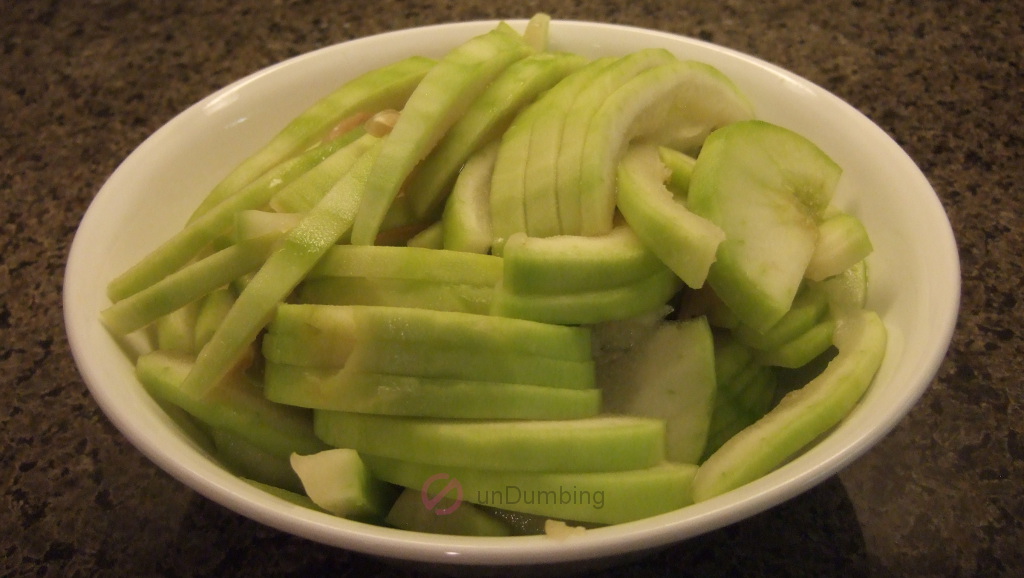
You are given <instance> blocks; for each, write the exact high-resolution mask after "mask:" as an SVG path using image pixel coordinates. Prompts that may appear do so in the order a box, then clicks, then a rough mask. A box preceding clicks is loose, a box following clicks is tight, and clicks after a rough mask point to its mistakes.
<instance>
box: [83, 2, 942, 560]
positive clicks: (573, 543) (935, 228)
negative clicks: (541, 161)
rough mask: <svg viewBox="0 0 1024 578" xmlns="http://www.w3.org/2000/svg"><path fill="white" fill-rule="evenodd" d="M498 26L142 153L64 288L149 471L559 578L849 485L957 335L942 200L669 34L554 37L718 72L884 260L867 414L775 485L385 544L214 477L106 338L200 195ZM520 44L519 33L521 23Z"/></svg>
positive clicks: (803, 94) (239, 108) (806, 104)
mask: <svg viewBox="0 0 1024 578" xmlns="http://www.w3.org/2000/svg"><path fill="white" fill-rule="evenodd" d="M495 24H496V23H495V22H467V23H460V24H450V25H440V26H430V27H425V28H417V29H412V30H403V31H398V32H391V33H387V34H381V35H378V36H372V37H368V38H362V39H359V40H355V41H352V42H346V43H344V44H339V45H336V46H331V47H327V48H323V49H321V50H317V51H315V52H312V53H309V54H306V55H303V56H299V57H296V58H293V59H291V60H288V61H286V62H283V63H281V64H278V65H276V66H272V67H270V68H267V69H265V70H262V71H260V72H257V73H255V74H252V75H250V76H248V77H246V78H244V79H242V80H240V81H238V82H236V83H234V84H232V85H230V86H228V87H226V88H224V89H222V90H220V91H218V92H216V93H214V94H212V95H210V96H209V97H207V98H205V99H203V100H202V101H200V102H198V103H197V104H195V105H194V106H192V107H191V108H189V109H188V110H186V111H185V112H183V113H181V114H180V115H179V116H177V117H176V118H174V119H173V120H172V121H170V122H169V123H167V125H165V126H164V127H163V128H161V129H160V130H158V131H157V132H156V133H154V134H153V135H152V136H151V137H150V138H149V139H148V140H146V141H145V142H144V143H143V144H142V145H141V146H139V148H138V149H137V150H135V152H133V153H132V154H131V155H130V156H129V157H128V158H127V159H126V160H125V161H124V162H123V163H122V164H121V166H120V167H119V168H118V169H117V171H116V172H115V173H114V174H113V175H112V176H111V177H110V179H109V180H108V181H107V183H106V184H105V185H104V186H103V188H102V189H101V190H100V191H99V194H97V196H96V198H95V200H94V201H93V203H92V205H91V206H90V207H89V210H88V211H87V213H86V214H85V217H84V219H83V220H82V223H81V226H80V228H79V230H78V232H77V234H76V236H75V239H74V243H73V245H72V248H71V252H70V256H69V260H68V266H67V271H66V277H65V284H64V308H65V318H66V324H67V331H68V337H69V339H70V343H71V349H72V352H73V354H74V357H75V361H76V362H77V364H78V367H79V369H80V371H81V373H82V376H83V377H84V379H85V381H86V383H87V385H88V387H89V389H90V391H91V392H92V395H93V396H94V397H95V399H96V401H97V403H99V405H100V407H101V408H102V409H103V411H104V412H105V413H106V414H107V416H108V417H109V418H110V420H111V421H112V422H113V423H114V424H115V425H116V426H117V427H118V429H120V430H121V432H123V433H124V435H125V436H126V437H127V438H128V439H129V440H130V441H131V442H132V443H133V444H134V445H135V446H136V447H137V448H138V449H139V450H140V451H141V452H143V453H144V454H145V455H146V456H147V457H149V458H150V459H151V460H152V461H153V462H155V463H156V464H157V465H158V466H159V467H161V468H163V469H164V470H166V471H167V472H169V473H170V474H171V475H173V476H174V477H176V478H177V479H179V480H181V481H182V482H183V483H185V484H187V485H188V486H190V487H191V488H193V489H194V490H196V491H197V492H199V493H201V494H203V495H204V496H206V497H208V498H210V499H212V500H214V501H216V502H219V503H220V504H222V505H224V506H226V507H228V508H230V509H232V510H234V511H236V512H238V513H240V514H243V515H245V516H248V517H250V518H252V519H254V520H257V521H259V522H262V523H264V524H267V525H269V526H272V527H275V528H278V529H280V530H282V531H285V532H290V533H293V534H296V535H299V536H303V537H305V538H308V539H311V540H315V541H318V542H322V543H325V544H330V545H334V546H338V547H342V548H346V549H350V550H354V551H358V552H363V553H368V554H372V555H377V556H381V557H387V558H393V559H400V560H407V561H417V562H430V563H437V564H466V565H521V564H548V563H553V562H568V561H574V560H584V559H595V558H601V557H608V556H616V555H622V554H626V553H629V552H635V551H639V550H643V549H648V548H653V547H657V546H660V545H664V544H668V543H671V542H675V541H679V540H683V539H686V538H689V537H692V536H695V535H698V534H702V533H704V532H708V531H710V530H714V529H716V528H719V527H722V526H725V525H727V524H730V523H733V522H735V521H737V520H740V519H743V518H746V517H749V516H751V515H754V514H756V513H758V512H761V511H763V510H766V509H768V508H770V507H772V506H774V505H776V504H779V503H781V502H783V501H785V500H787V499H788V498H791V497H793V496H795V495H796V494H799V493H801V492H803V491H805V490H807V489H809V488H810V487H812V486H814V485H815V484H817V483H819V482H821V481H822V480H824V479H825V478H827V477H829V476H831V475H832V474H834V473H836V472H837V471H839V470H840V469H841V468H843V467H844V466H846V465H847V464H849V463H850V462H851V461H852V460H854V459H855V458H857V457H858V456H860V455H861V454H863V453H864V452H865V451H867V450H868V449H869V448H870V447H871V446H873V445H874V444H875V443H877V442H878V441H879V440H880V439H881V438H882V437H883V436H884V435H885V434H887V433H888V432H889V431H890V430H891V429H892V428H893V427H894V426H895V425H896V424H897V422H898V421H899V420H900V419H901V418H902V417H903V416H904V415H905V414H906V413H907V412H908V411H909V410H910V408H911V406H912V405H913V404H914V403H915V402H916V401H917V400H918V398H919V397H920V396H921V394H922V393H923V392H924V390H925V389H926V388H927V387H928V385H929V383H930V382H931V380H932V378H933V377H934V375H935V373H936V371H937V370H938V367H939V364H940V362H941V361H942V359H943V357H944V355H945V352H946V348H947V347H948V345H949V341H950V338H951V335H952V331H953V327H954V323H955V320H956V315H957V310H958V305H959V295H960V271H959V260H958V257H957V251H956V245H955V242H954V239H953V234H952V231H951V229H950V226H949V222H948V220H947V218H946V215H945V212H944V211H943V209H942V206H941V205H940V203H939V201H938V199H937V197H936V195H935V192H934V191H933V190H932V188H931V187H930V186H929V184H928V182H927V180H926V179H925V177H924V176H923V175H922V174H921V172H920V171H919V169H918V168H917V166H916V165H915V164H914V162H913V161H912V160H911V159H910V158H909V157H908V156H907V155H906V154H905V153H904V152H903V150H901V149H900V147H899V146H898V145H897V144H896V143H895V142H894V141H893V140H892V139H890V138H889V137H888V136H887V135H886V134H885V132H884V131H882V130H881V129H880V128H879V127H878V126H876V125H875V124H873V123H872V122H871V121H870V120H868V119H867V118H866V117H864V116H863V115H862V114H860V113H859V112H857V111H856V110H855V109H853V108H852V107H850V106H849V105H847V104H846V103H844V102H843V101H841V100H840V99H839V98H837V97H835V96H833V95H832V94H830V93H828V92H826V91H825V90H823V89H821V88H820V87H818V86H816V85H814V84H812V83H810V82H808V81H807V80H804V79H802V78H800V77H798V76H795V75H793V74H791V73H789V72H786V71H785V70H782V69H780V68H778V67H775V66H773V65H771V64H767V63H765V62H763V61H760V60H758V59H756V58H752V57H750V56H746V55H743V54H740V53H737V52H734V51H732V50H728V49H725V48H721V47H718V46H715V45H712V44H708V43H705V42H700V41H697V40H693V39H689V38H684V37H680V36H674V35H671V34H666V33H661V32H654V31H649V30H642V29H637V28H630V27H624V26H616V25H610V24H594V23H585V22H566V21H555V22H552V26H551V37H552V48H553V49H556V50H570V51H573V52H578V53H582V54H585V55H587V56H592V57H595V56H600V55H619V54H625V53H628V52H631V51H635V50H637V49H640V48H645V47H663V48H667V49H668V50H670V51H672V52H674V53H676V54H677V55H678V56H679V57H681V58H687V59H696V60H700V61H703V62H706V63H709V64H711V65H713V66H716V67H717V68H719V69H720V70H722V71H723V72H724V73H725V74H726V75H728V76H729V77H731V78H732V79H733V80H734V81H735V82H736V83H737V84H738V85H739V87H740V88H741V89H742V90H743V91H745V92H746V94H747V95H749V96H750V98H751V99H752V100H753V101H754V103H755V105H756V109H757V114H758V116H759V117H760V118H762V119H765V120H768V121H771V122H774V123H777V124H781V125H783V126H786V127H788V128H791V129H794V130H796V131H798V132H800V133H802V134H804V135H806V136H808V137H809V138H810V139H811V140H813V141H814V142H816V143H817V144H818V145H819V146H821V147H822V148H823V149H824V150H825V151H826V152H827V153H828V154H830V155H831V156H832V157H833V158H834V159H835V160H836V161H838V162H839V164H840V165H841V166H842V167H843V169H844V176H843V178H842V181H841V183H840V187H839V191H838V193H837V197H836V201H837V203H838V204H839V205H841V206H843V207H846V208H848V209H849V210H852V211H853V212H855V213H856V214H857V215H858V216H860V217H861V219H863V221H864V222H865V224H866V226H867V228H868V229H869V231H870V233H871V236H872V240H873V242H874V246H875V253H874V255H873V256H872V257H871V260H870V263H869V266H870V272H871V276H870V277H871V287H870V298H869V306H870V307H871V308H872V309H874V310H876V311H878V312H879V313H880V314H881V315H882V318H883V319H884V321H885V323H886V325H887V327H888V329H889V336H890V339H889V345H888V352H887V355H886V358H885V361H884V363H883V365H882V367H881V369H880V370H879V372H878V374H877V376H876V378H875V382H874V384H873V386H872V387H871V389H870V390H869V391H868V393H867V394H866V396H865V397H864V399H863V400H862V401H861V403H860V405H859V406H858V407H857V408H856V409H855V410H854V411H853V412H852V413H851V414H850V415H849V416H848V417H847V419H845V420H844V421H843V422H842V423H841V424H840V425H839V426H838V427H837V428H835V429H834V430H833V431H832V432H831V433H829V434H828V435H827V436H826V437H824V438H823V439H822V440H820V441H819V442H818V443H817V444H816V445H814V446H813V447H811V448H810V449H808V450H807V451H806V452H804V453H803V454H802V455H800V456H799V457H797V458H796V459H794V460H792V461H791V462H789V463H787V464H786V465H784V466H782V467H781V468H779V469H778V470H776V471H775V472H773V473H771V474H769V475H767V476H765V477H763V478H761V479H759V480H757V481H755V482H753V483H750V484H748V485H746V486H743V487H742V488H740V489H738V490H735V491H733V492H729V493H727V494H724V495H722V496H719V497H717V498H714V499H711V500H708V501H706V502H703V503H700V504H698V505H694V506H691V507H688V508H684V509H682V510H678V511H675V512H671V513H668V514H664V515H660V516H656V517H652V518H648V519H645V520H641V521H637V522H633V523H628V524H621V525H617V526H611V527H607V528H601V529H596V530H592V531H589V532H587V533H586V535H584V536H583V537H580V538H576V539H572V540H570V541H559V540H553V539H550V538H546V537H542V536H531V537H521V538H473V537H453V536H438V535H428V534H420V533H413V532H406V531H400V530H394V529H389V528H383V527H375V526H370V525H366V524H361V523H357V522H352V521H348V520H344V519H341V518H335V517H332V516H328V515H325V514H320V513H317V512H314V511H312V510H308V509H304V508H300V507H297V506H293V505H291V504H289V503H287V502H285V501H282V500H280V499H278V498H275V497H273V496H271V495H269V494H266V493H263V492H261V491H259V490H257V489H255V488H253V487H252V486H250V485H249V484H247V483H245V482H243V481H241V480H240V479H238V478H236V477H235V476H233V475H231V474H230V473H228V472H227V471H226V470H224V469H223V468H222V467H221V466H219V465H218V464H217V463H216V462H215V461H214V460H212V459H211V458H210V456H209V455H208V454H207V453H206V452H204V451H203V449H202V448H201V447H200V446H199V445H197V444H196V443H195V442H193V441H192V440H191V439H190V438H189V437H188V436H187V435H186V434H185V433H184V432H183V431H182V429H181V428H179V427H178V426H177V425H176V424H175V422H174V421H172V420H171V419H170V418H169V417H168V416H167V415H166V414H165V413H164V412H163V411H161V409H160V407H159V406H158V405H157V404H156V403H155V402H154V401H153V399H152V398H150V397H149V396H148V395H147V394H146V392H145V391H144V390H143V388H142V387H141V386H140V384H139V383H138V382H137V381H136V379H135V377H134V374H133V367H132V363H131V361H130V359H129V357H128V356H127V355H126V354H125V351H124V350H123V349H122V348H121V346H119V344H118V343H117V342H115V340H114V339H112V338H111V336H110V335H109V334H108V333H107V332H106V331H105V330H104V328H103V327H102V326H101V324H100V322H99V317H98V315H99V312H100V310H102V309H103V308H105V307H106V306H107V305H108V303H109V302H108V301H107V298H106V296H105V288H106V285H107V283H108V282H109V281H110V280H111V279H112V278H113V277H114V276H115V275H117V274H119V273H121V272H122V271H124V270H125V269H126V268H127V267H128V266H129V265H131V264H133V263H135V262H136V261H137V260H138V259H140V258H141V257H142V256H143V255H144V254H146V253H147V252H148V251H150V250H152V249H153V248H155V247H156V246H157V245H158V244H159V243H160V242H161V241H162V240H163V239H166V238H167V237H169V236H170V235H171V234H172V233H173V232H175V231H176V230H178V229H179V228H180V227H181V226H182V225H183V223H184V221H185V219H186V218H187V216H188V214H189V213H190V212H191V210H192V209H193V208H194V207H195V206H196V205H197V204H198V203H199V201H200V199H201V198H202V197H203V195H204V194H205V193H206V192H207V191H208V190H209V189H210V188H211V187H212V186H213V185H214V184H215V183H216V182H217V181H218V180H219V179H220V178H221V177H222V176H223V175H224V174H226V172H227V171H228V170H229V169H230V168H232V167H233V166H234V165H236V164H237V163H238V162H240V161H241V160H242V159H243V158H245V157H246V156H247V155H249V154H250V153H252V152H254V150H255V149H256V147H258V146H259V145H260V144H261V143H262V142H265V141H266V140H267V139H269V138H270V137H271V136H272V135H273V134H274V133H275V132H276V131H277V130H278V129H279V128H280V127H281V126H283V125H284V123H285V122H286V121H287V120H288V119H290V118H291V117H292V116H294V115H296V114H298V113H299V112H300V111H301V110H303V109H304V108H305V107H306V106H308V105H309V104H311V103H313V102H314V101H315V100H317V98H318V97H320V96H321V95H323V94H325V93H327V92H328V91H329V90H331V89H332V88H334V87H335V86H336V85H338V84H340V83H341V82H342V81H344V80H346V79H348V78H350V77H352V76H354V75H356V74H359V73H361V72H364V71H366V70H369V69H371V68H375V67H378V66H381V65H384V64H386V63H390V62H393V61H395V60H397V59H399V58H401V57H404V56H408V55H410V54H414V53H419V54H425V55H431V56H441V55H442V54H443V53H444V52H446V51H447V50H448V49H450V48H452V47H454V46H456V45H457V44H458V43H460V42H461V41H462V40H464V39H467V38H469V37H471V36H474V35H477V34H481V33H483V32H485V31H486V30H488V29H490V28H492V27H493V26H494V25H495ZM512 24H513V25H515V26H517V27H520V29H521V27H522V26H523V25H524V22H521V21H517V22H512Z"/></svg>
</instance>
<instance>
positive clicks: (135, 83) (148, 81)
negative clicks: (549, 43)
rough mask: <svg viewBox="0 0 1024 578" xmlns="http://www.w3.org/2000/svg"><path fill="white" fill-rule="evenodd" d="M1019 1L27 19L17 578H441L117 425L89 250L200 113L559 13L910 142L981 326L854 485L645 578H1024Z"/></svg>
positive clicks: (4, 255) (76, 5) (9, 357)
mask: <svg viewBox="0 0 1024 578" xmlns="http://www.w3.org/2000/svg"><path fill="white" fill-rule="evenodd" d="M1014 4H1015V3H1013V2H984V1H980V0H971V1H967V2H943V1H939V0H915V1H906V2H881V1H876V0H867V1H854V2H828V1H826V0H801V1H795V0H789V1H780V0H775V1H769V2H750V1H748V2H741V1H736V0H692V1H689V2H665V1H659V2H653V1H639V0H637V1H630V2H589V1H551V2H544V3H542V2H531V1H528V2H519V3H511V2H479V1H473V2H396V1H388V0H380V1H377V2H348V1H345V0H335V1H333V2H312V1H298V0H296V1H280V0H278V1H267V2H253V1H245V0H230V1H228V0H198V1H195V2H138V3H136V2H113V1H111V2H103V1H88V2H85V1H83V2H57V1H52V2H43V1H39V0H26V1H18V2H6V3H5V4H4V8H3V16H2V17H0V47H2V48H0V50H2V58H0V199H2V200H0V214H2V215H3V218H2V219H0V222H2V227H3V229H2V230H3V232H2V235H0V259H2V264H0V294H2V296H3V297H2V303H0V379H2V383H3V386H2V388H0V446H2V447H3V451H2V453H0V456H2V458H0V459H2V462H0V463H2V467H0V496H2V497H0V575H4V576H44V575H46V576H98V575H116V576H186V575H188V576H249V577H254V576H269V575H305V576H317V575H326V574H328V573H331V574H333V575H335V576H367V575H400V576H413V575H418V573H419V570H417V569H415V568H396V567H393V566H389V565H386V564H384V563H382V562H380V561H377V560H374V559H371V558H368V557H364V556H362V555H357V554H352V553H349V552H345V551H341V550H337V549H333V548H329V547H325V546H321V545H318V544H315V543H311V542H308V541H305V540H302V539H299V538H295V537H292V536H289V535H286V534H283V533H280V532H278V531H275V530H272V529H269V528H267V527H264V526H261V525H260V524H257V523H255V522H252V521H250V520H248V519H246V518H244V517H241V516H238V515H236V514H234V513H232V512H230V511H228V510H226V509H224V508H222V507H220V506H218V505H216V504H214V503H212V502H209V501H207V500H206V499H204V498H202V497H200V496H198V495H197V494H195V493H193V492H192V491H190V490H189V489H187V488H186V487H184V486H182V485H181V484H179V483H178V482H176V481H175V480H173V479H171V478H170V477H169V476H168V475H166V474H164V473H163V472H162V471H161V470H159V469H158V468H156V467H155V466H154V465H152V464H151V463H150V462H148V461H147V460H146V459H145V458H144V457H143V456H142V455H141V454H140V453H138V452H137V451H136V450H135V449H133V448H132V447H131V446H130V445H129V444H128V442H127V441H126V440H125V438H123V437H122V436H121V435H120V434H119V433H118V431H117V430H116V429H115V428H114V427H113V426H112V425H111V423H110V422H109V421H108V420H107V419H106V418H105V416H104V415H103V414H102V413H101V412H100V410H99V409H98V408H97V406H96V404H95V403H94V402H93V401H92V399H91V398H90V396H89V394H88V392H87V390H86V388H85V386H84V384H83V383H82V381H81V379H80V378H79V376H78V373H77V371H76V369H75V366H74V364H73V362H72V359H71V356H70V353H69V351H68V344H67V340H66V338H65V336H64V327H63V323H62V312H61V282H62V274H63V267H64V264H65V259H66V256H67V251H68V248H69V245H70V242H71V239H72V235H73V234H74V231H75V228H76V226H77V225H78V222H79V220H80V219H81V217H82V215H83V213H84V211H85V210H86V207H87V206H88V204H89V202H90V200H91V199H92V197H93V196H94V195H95V194H96V192H97V190H98V189H99V188H100V186H101V185H102V184H103V181H104V180H105V179H106V177H107V176H108V175H109V174H110V173H111V172H112V171H113V170H114V168H115V167H116V166H117V164H118V163H119V162H120V161H121V160H122V159H123V158H124V157H125V156H126V155H128V153H130V152H131V150H132V149H133V148H134V147H135V146H137V145H138V144H139V143H141V142H142V141H143V140H144V139H145V138H146V136H148V135H149V134H150V133H151V132H152V131H154V130H155V129H157V128H158V127H159V126H160V125H162V124H163V123H164V122H166V121H167V120H169V119H170V118H171V117H172V116H173V115H175V114H176V113H177V112H179V111H181V110H183V109H184V108H186V107H187V106H188V105H190V104H191V103H193V102H195V101H196V100H198V99H200V98H201V97H203V96H205V95H206V94H208V93H209V92H211V91H213V90H215V89H217V88H219V87H222V86H224V85H225V84H228V83H229V82H231V81H233V80H235V79H237V78H239V77H241V76H244V75H246V74H249V73H251V72H253V71H255V70H257V69H260V68H262V67H264V66H266V65H269V64H272V63H275V62H277V61H280V60H283V59H285V58H288V57H290V56H294V55H297V54H300V53H303V52H306V51H309V50H311V49H315V48H318V47H321V46H325V45H328V44H332V43H335V42H340V41H344V40H348V39H352V38H356V37H360V36H365V35H368V34H372V33H376V32H381V31H386V30H391V29H398V28H405V27H410V26H416V25H422V24H429V23H436V22H445V21H452V20H465V19H477V18H494V17H526V16H529V15H530V14H532V13H533V12H535V11H537V10H545V11H548V12H549V13H551V14H552V15H553V16H554V17H556V18H570V19H586V20H601V21H608V22H616V23H623V24H631V25H637V26H644V27H650V28H656V29H661V30H666V31H670V32H675V33H680V34H684V35H689V36H694V37H699V38H702V39H705V40H710V41H713V42H716V43H719V44H722V45H725V46H728V47H731V48H734V49H738V50H740V51H743V52H747V53H750V54H753V55H756V56H759V57H761V58H764V59H766V60H768V61H771V62H774V63H776V64H779V65H781V66H783V67H784V68H788V69H790V70H792V71H794V72H796V73H797V74H800V75H802V76H804V77H806V78H809V79H810V80H812V81H814V82H817V83H819V84H821V85H822V86H824V87H825V88H827V89H828V90H830V91H832V92H834V93H836V94H837V95H839V96H840V97H842V98H844V99H845V100H847V101H848V102H850V103H851V104H853V105H854V106H855V107H857V108H858V109H860V110H861V111H863V112H864V113H865V114H867V115H868V116H869V117H871V118H872V119H873V120H874V121H875V122H877V123H878V124H879V125H880V126H881V127H882V128H884V129H885V130H886V131H888V132H889V133H890V134H891V135H892V136H893V137H894V138H895V139H896V140H897V141H898V142H899V143H900V144H901V145H902V146H903V147H905V149H906V150H907V152H908V153H909V154H910V155H911V157H913V158H914V159H915V160H916V161H917V162H918V163H919V165H920V166H921V168H922V169H923V170H924V172H925V174H926V175H927V176H928V178H929V180H930V181H931V183H932V184H933V186H934V187H935V189H936V191H937V192H938V195H939V197H940V198H941V200H942V202H943V204H944V205H945V207H946V209H947V211H948V213H949V217H950V220H951V222H952V224H953V228H954V229H955V232H956V236H957V240H958V243H959V247H960V251H961V258H962V264H963V299H962V311H961V317H960V321H959V324H958V327H957V332H956V335H955V337H954V340H953V344H952V347H951V350H950V352H949V355H948V357H947V359H946V361H945V363H944V364H943V365H942V368H941V370H940V372H939V375H938V377H937V379H936V381H935V383H934V384H933V386H932V387H931V388H930V389H929V390H928V392H927V393H926V394H925V396H924V398H923V399H922V400H921V401H920V403H919V404H918V405H917V406H916V407H915V408H914V410H913V411H912V412H911V413H910V415H909V416H908V417H907V418H906V419H905V420H904V421H903V422H902V423H901V424H900V425H899V426H898V427H897V428H896V429H895V430H894V431H893V432H892V434H891V435H890V436H888V437H887V438H886V439H885V440H884V441H883V442H882V443H881V444H879V445H878V446H877V447H876V448H875V449H873V450H872V451H871V452H869V453H868V454H867V455H865V456H864V457H862V458H861V459H859V460H858V461H856V462H855V463H854V464H852V465H851V466H850V467H848V468H847V469H846V470H844V471H843V472H842V473H840V474H839V475H838V476H835V477H833V478H830V479H828V480H827V481H825V482H824V483H823V484H821V485H820V486H818V487H816V488H815V489H813V490H811V491H809V492H807V493H805V494H803V495H801V496H798V497H796V498H794V499H792V500H791V501H789V502H787V503H785V504H783V505H781V506H779V507H777V508H775V509H772V510H770V511H768V512H765V513H763V514H761V515H759V516H757V517H755V518H752V519H750V520H747V521H744V522H741V523H738V524H736V525H734V526H731V527H728V528H725V529H723V530H720V531H717V532H713V533H711V534H708V535H706V536H703V537H700V538H697V539H694V540H690V541H688V542H685V543H681V544H678V545H675V546H672V547H670V548H667V549H665V550H663V551H661V552H659V553H656V554H653V555H651V556H649V557H645V558H643V559H640V560H637V561H634V562H632V563H631V564H629V565H626V566H622V567H619V568H616V569H614V570H608V571H606V573H605V575H608V576H612V575H626V576H686V575H694V576H697V575H711V576H744V575H748V576H756V575H766V576H769V575H770V576H776V575H785V576H1021V575H1024V401H1022V397H1024V386H1022V376H1024V335H1022V328H1024V315H1022V310H1024V307H1022V304H1021V303H1020V302H1019V301H1020V295H1021V291H1020V287H1021V279H1022V277H1024V274H1022V266H1021V263H1022V259H1021V256H1022V255H1024V242H1022V241H1024V239H1022V237H1024V185H1022V184H1021V183H1022V182H1024V168H1022V167H1024V129H1022V128H1021V123H1020V117H1021V115H1022V113H1024V70H1022V60H1021V59H1022V56H1021V55H1022V54H1024V27H1022V21H1021V16H1020V9H1019V8H1020V7H1019V6H1014Z"/></svg>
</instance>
